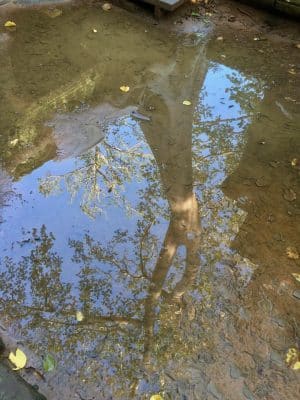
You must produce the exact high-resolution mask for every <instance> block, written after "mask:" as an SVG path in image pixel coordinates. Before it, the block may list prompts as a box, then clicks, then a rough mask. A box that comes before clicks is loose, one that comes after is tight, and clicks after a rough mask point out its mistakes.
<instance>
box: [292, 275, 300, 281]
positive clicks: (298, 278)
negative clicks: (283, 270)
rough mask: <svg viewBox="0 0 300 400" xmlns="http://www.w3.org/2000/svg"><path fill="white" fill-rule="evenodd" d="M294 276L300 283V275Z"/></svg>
mask: <svg viewBox="0 0 300 400" xmlns="http://www.w3.org/2000/svg"><path fill="white" fill-rule="evenodd" d="M292 275H293V277H294V278H295V279H296V281H298V282H300V274H296V273H293V274H292Z"/></svg>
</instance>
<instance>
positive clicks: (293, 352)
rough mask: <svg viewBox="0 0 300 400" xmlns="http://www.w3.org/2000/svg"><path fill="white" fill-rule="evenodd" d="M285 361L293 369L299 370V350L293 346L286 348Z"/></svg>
mask: <svg viewBox="0 0 300 400" xmlns="http://www.w3.org/2000/svg"><path fill="white" fill-rule="evenodd" d="M285 362H286V363H287V364H288V366H289V367H291V368H292V369H293V370H296V371H297V370H300V352H299V350H298V349H296V348H295V347H292V348H290V349H288V351H287V353H286V356H285Z"/></svg>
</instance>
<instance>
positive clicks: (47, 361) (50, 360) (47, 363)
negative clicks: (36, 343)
mask: <svg viewBox="0 0 300 400" xmlns="http://www.w3.org/2000/svg"><path fill="white" fill-rule="evenodd" d="M43 368H44V371H45V372H51V371H53V370H54V369H55V368H56V360H55V358H54V357H53V356H52V355H51V354H47V355H46V357H45V358H44V361H43Z"/></svg>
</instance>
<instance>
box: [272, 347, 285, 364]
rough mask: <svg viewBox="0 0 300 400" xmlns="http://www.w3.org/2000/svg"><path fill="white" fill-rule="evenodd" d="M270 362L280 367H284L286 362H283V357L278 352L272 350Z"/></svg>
mask: <svg viewBox="0 0 300 400" xmlns="http://www.w3.org/2000/svg"><path fill="white" fill-rule="evenodd" d="M270 360H271V361H272V362H273V363H274V364H276V365H277V366H279V367H283V366H284V362H283V358H282V356H281V354H279V353H278V352H277V351H275V350H271V353H270Z"/></svg>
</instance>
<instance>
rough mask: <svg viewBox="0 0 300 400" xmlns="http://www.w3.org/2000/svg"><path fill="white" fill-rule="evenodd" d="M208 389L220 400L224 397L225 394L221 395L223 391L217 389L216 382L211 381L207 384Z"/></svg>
mask: <svg viewBox="0 0 300 400" xmlns="http://www.w3.org/2000/svg"><path fill="white" fill-rule="evenodd" d="M207 390H208V392H209V393H210V394H211V395H212V396H213V397H215V398H216V399H218V400H222V399H223V396H222V395H221V393H220V392H219V390H218V389H217V387H216V385H215V384H214V383H212V382H210V383H209V384H208V385H207Z"/></svg>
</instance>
